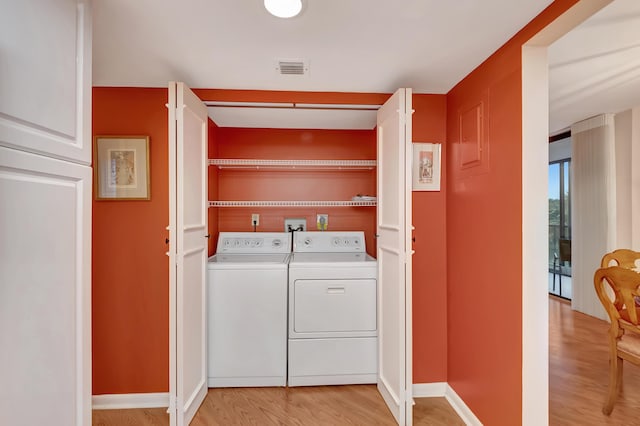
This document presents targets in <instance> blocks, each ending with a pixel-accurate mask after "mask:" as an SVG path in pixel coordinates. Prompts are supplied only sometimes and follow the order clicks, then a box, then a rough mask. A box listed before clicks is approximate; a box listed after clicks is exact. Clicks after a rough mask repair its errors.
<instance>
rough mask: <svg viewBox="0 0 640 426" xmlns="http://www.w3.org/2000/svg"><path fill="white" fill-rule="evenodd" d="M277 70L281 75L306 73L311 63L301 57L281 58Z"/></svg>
mask: <svg viewBox="0 0 640 426" xmlns="http://www.w3.org/2000/svg"><path fill="white" fill-rule="evenodd" d="M276 71H277V72H278V73H279V74H280V75H305V74H307V73H308V72H309V65H308V64H307V63H306V62H305V61H302V60H299V59H279V60H278V61H277V65H276Z"/></svg>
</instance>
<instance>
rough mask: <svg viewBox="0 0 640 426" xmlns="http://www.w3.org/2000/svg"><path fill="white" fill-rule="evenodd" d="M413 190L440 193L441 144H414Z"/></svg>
mask: <svg viewBox="0 0 640 426" xmlns="http://www.w3.org/2000/svg"><path fill="white" fill-rule="evenodd" d="M412 164H413V166H412V167H413V190H414V191H440V144H439V143H414V144H413V162H412Z"/></svg>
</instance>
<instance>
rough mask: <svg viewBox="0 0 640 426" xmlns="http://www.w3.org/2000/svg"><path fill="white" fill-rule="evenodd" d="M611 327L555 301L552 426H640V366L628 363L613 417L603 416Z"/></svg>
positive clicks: (552, 304)
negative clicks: (608, 333) (608, 335)
mask: <svg viewBox="0 0 640 426" xmlns="http://www.w3.org/2000/svg"><path fill="white" fill-rule="evenodd" d="M608 328H609V324H608V323H607V322H605V321H602V320H599V319H597V318H594V317H591V316H588V315H585V314H582V313H579V312H575V311H572V310H571V305H570V302H567V301H564V300H561V299H557V298H555V297H550V299H549V373H550V374H549V424H550V425H553V426H556V425H559V426H564V425H567V426H569V425H571V426H574V425H581V426H591V425H593V426H596V425H597V426H599V425H640V367H637V366H635V365H632V364H628V363H625V366H624V377H623V380H622V388H623V389H622V392H621V393H620V395H619V396H618V400H617V402H616V405H615V406H614V408H613V413H611V415H610V416H609V417H607V416H605V415H604V414H602V405H603V404H604V401H605V398H606V395H607V384H608V381H609V344H608V341H607V330H608Z"/></svg>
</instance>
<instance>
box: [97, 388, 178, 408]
mask: <svg viewBox="0 0 640 426" xmlns="http://www.w3.org/2000/svg"><path fill="white" fill-rule="evenodd" d="M91 405H92V408H93V409H94V410H115V409H124V408H162V407H168V406H169V392H160V393H121V394H109V395H93V397H92V398H91Z"/></svg>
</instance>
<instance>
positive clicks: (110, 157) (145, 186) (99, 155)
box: [93, 136, 151, 200]
mask: <svg viewBox="0 0 640 426" xmlns="http://www.w3.org/2000/svg"><path fill="white" fill-rule="evenodd" d="M93 178H94V179H93V180H94V191H95V197H96V199H97V200H149V199H150V198H151V191H150V182H149V181H150V179H149V137H148V136H96V137H95V138H94V146H93Z"/></svg>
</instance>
